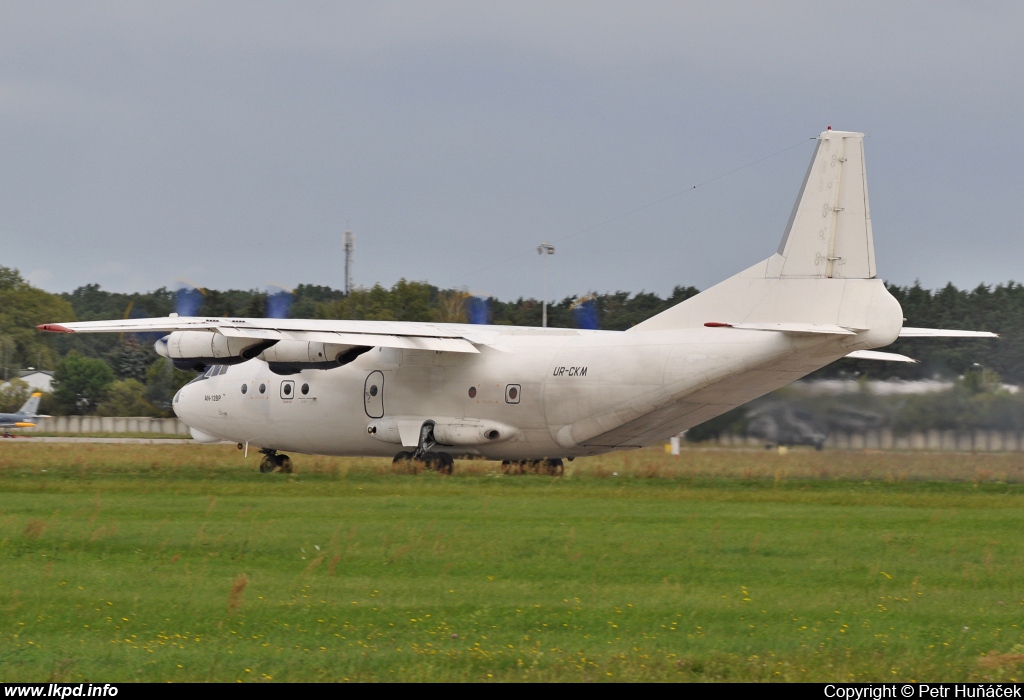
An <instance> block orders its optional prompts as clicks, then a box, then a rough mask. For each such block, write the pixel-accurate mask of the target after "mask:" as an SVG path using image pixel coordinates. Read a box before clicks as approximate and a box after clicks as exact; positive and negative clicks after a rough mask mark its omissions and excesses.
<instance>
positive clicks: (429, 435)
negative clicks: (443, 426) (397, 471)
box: [391, 420, 455, 474]
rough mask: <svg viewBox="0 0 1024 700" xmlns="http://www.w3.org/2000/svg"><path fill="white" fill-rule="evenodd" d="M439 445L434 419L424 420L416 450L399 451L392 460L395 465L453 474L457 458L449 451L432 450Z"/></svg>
mask: <svg viewBox="0 0 1024 700" xmlns="http://www.w3.org/2000/svg"><path fill="white" fill-rule="evenodd" d="M436 446H437V441H436V440H434V421H432V420H428V421H424V423H423V425H422V426H420V439H419V444H418V445H417V446H416V451H415V452H399V453H398V454H396V455H395V458H394V459H393V460H392V461H391V463H392V464H394V465H405V466H410V467H413V468H416V467H419V468H422V469H430V470H432V471H436V472H437V473H438V474H451V473H452V468H453V467H454V466H455V460H454V459H453V458H452V456H451V455H450V454H448V453H447V452H431V450H432V449H434V447H436Z"/></svg>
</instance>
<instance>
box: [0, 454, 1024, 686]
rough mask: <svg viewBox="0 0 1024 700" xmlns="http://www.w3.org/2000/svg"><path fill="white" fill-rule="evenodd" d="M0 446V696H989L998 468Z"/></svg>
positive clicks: (1005, 644) (1022, 494)
mask: <svg viewBox="0 0 1024 700" xmlns="http://www.w3.org/2000/svg"><path fill="white" fill-rule="evenodd" d="M296 466H297V468H298V473H297V474H294V475H282V474H271V475H261V474H259V473H257V472H256V470H255V467H256V459H255V458H254V457H253V456H252V455H250V457H249V459H248V460H247V461H246V460H243V458H242V455H241V453H239V452H238V451H237V450H235V449H234V447H227V446H198V445H172V446H163V445H161V446H148V445H60V444H28V443H18V442H17V441H13V440H12V441H10V442H5V443H3V444H0V680H2V681H51V680H52V681H101V682H104V681H130V680H142V681H164V680H169V681H186V680H188V681H195V680H199V681H202V680H216V681H235V680H242V681H251V682H258V681H261V680H271V679H272V680H274V681H317V680H323V681H340V680H351V681H356V680H392V679H394V680H438V681H450V680H472V681H486V680H496V681H510V680H541V681H543V680H568V681H583V680H590V681H599V680H617V681H620V680H637V681H642V680H689V681H702V680H708V681H710V680H738V681H747V680H754V681H761V680H764V681H770V680H788V681H792V680H811V681H825V680H835V681H846V680H862V681H868V680H876V681H877V680H894V681H895V680H899V681H904V680H931V681H937V680H943V681H954V680H1004V681H1005V680H1016V679H1019V678H1021V677H1024V676H1022V674H1024V634H1022V625H1024V537H1022V534H1021V531H1022V525H1024V515H1022V507H1024V457H1021V456H1019V455H970V454H945V455H944V454H929V455H922V454H899V453H887V454H881V453H852V452H850V453H841V452H831V453H830V452H824V453H814V452H810V451H806V452H805V451H791V452H790V453H789V454H786V455H780V454H777V453H773V452H772V453H769V452H759V451H739V450H736V451H729V450H720V451H715V450H706V451H705V450H697V449H691V450H686V451H684V454H683V456H682V457H681V458H680V459H674V458H672V457H670V456H667V455H665V454H663V453H662V452H660V451H655V450H650V451H643V452H640V453H629V454H619V455H611V456H606V457H601V458H594V459H589V460H577V461H576V462H574V463H572V464H569V465H567V467H568V469H567V470H566V475H565V476H564V477H561V478H552V477H546V476H535V475H526V476H501V475H499V474H498V473H497V469H496V465H495V464H493V463H487V462H458V463H457V464H456V473H455V475H454V476H451V477H442V476H438V475H436V474H429V473H427V474H403V473H395V472H394V471H393V469H392V467H391V465H390V462H388V461H383V460H368V459H341V458H324V457H303V456H297V457H296Z"/></svg>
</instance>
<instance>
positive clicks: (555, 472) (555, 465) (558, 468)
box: [544, 459, 565, 476]
mask: <svg viewBox="0 0 1024 700" xmlns="http://www.w3.org/2000/svg"><path fill="white" fill-rule="evenodd" d="M544 469H545V471H546V472H547V473H548V474H550V475H551V476H562V474H564V473H565V465H564V464H562V460H560V459H547V460H544Z"/></svg>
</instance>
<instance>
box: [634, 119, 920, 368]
mask: <svg viewBox="0 0 1024 700" xmlns="http://www.w3.org/2000/svg"><path fill="white" fill-rule="evenodd" d="M876 297H877V299H876ZM890 298H891V295H889V293H888V292H886V291H885V286H884V285H883V284H882V281H881V280H878V279H876V278H875V246H874V242H873V241H872V237H871V211H870V209H869V208H868V188H867V178H866V174H865V170H864V134H859V133H855V132H852V131H832V130H831V129H829V130H828V131H823V132H822V133H821V136H819V137H818V143H817V147H816V148H815V149H814V156H813V157H812V158H811V165H810V167H809V168H808V169H807V176H806V177H805V178H804V184H803V186H802V187H801V188H800V194H799V195H798V196H797V199H796V204H795V205H794V207H793V213H792V215H790V217H789V223H788V224H787V225H786V231H785V233H784V234H783V236H782V242H781V243H780V244H779V249H778V252H776V253H775V254H774V255H772V256H771V257H770V258H768V259H766V260H762V261H761V262H759V263H757V264H756V265H752V266H751V267H749V268H747V269H746V270H744V271H743V272H740V273H739V274H736V275H733V276H732V277H730V278H729V279H727V280H725V281H723V282H719V283H718V284H716V285H715V286H714V287H711V288H710V289H707V290H705V291H703V292H701V293H700V294H698V295H697V296H695V297H690V298H689V299H687V300H686V301H684V302H682V303H680V304H677V305H676V306H673V307H672V308H670V309H666V310H665V311H663V312H661V313H660V314H658V315H656V316H654V317H652V318H649V319H647V320H646V321H644V322H643V323H640V324H637V325H636V326H634V327H633V330H636V331H646V330H667V329H673V328H698V327H701V326H703V325H704V324H705V323H709V322H711V323H814V324H827V325H838V326H843V327H844V328H858V329H866V328H869V327H872V326H873V325H874V324H876V323H883V322H882V321H881V320H880V319H882V318H884V319H886V320H885V321H884V323H883V325H885V324H888V323H889V322H890V321H892V322H893V323H895V324H896V325H895V326H894V328H895V329H896V330H895V331H892V329H891V328H889V326H888V325H886V329H887V330H886V332H887V333H889V332H890V331H892V333H895V332H898V330H899V322H900V320H901V319H902V316H901V315H899V314H900V312H899V310H898V309H899V305H898V304H896V305H895V307H894V308H895V310H893V309H889V308H888V306H892V304H895V300H893V301H892V304H890V303H889V302H888V299H890ZM872 299H876V300H875V301H872ZM876 307H877V308H876ZM882 307H886V309H882ZM890 317H891V318H890ZM890 334H891V333H890ZM886 337H887V336H886ZM893 337H895V336H893ZM889 342H892V340H889V341H887V342H886V343H884V344H888V343H889ZM855 349H862V348H855Z"/></svg>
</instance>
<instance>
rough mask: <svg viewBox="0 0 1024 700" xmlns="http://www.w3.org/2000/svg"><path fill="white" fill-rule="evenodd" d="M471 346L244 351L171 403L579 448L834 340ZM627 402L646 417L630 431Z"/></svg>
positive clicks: (753, 388)
mask: <svg viewBox="0 0 1024 700" xmlns="http://www.w3.org/2000/svg"><path fill="white" fill-rule="evenodd" d="M481 350H482V351H481V352H480V353H479V354H475V353H474V354H470V353H446V352H435V351H423V350H401V349H394V348H375V349H374V350H373V351H371V352H369V353H366V354H365V355H363V356H361V357H359V358H358V359H356V360H355V361H353V362H351V363H350V364H348V365H346V366H344V367H340V368H337V369H333V370H327V371H324V370H304V371H302V372H299V373H296V374H292V375H285V376H281V375H278V374H274V373H273V372H271V371H270V368H269V366H268V365H267V363H265V362H263V361H261V360H250V361H248V362H245V363H242V364H238V365H234V366H230V367H228V366H220V367H216V368H213V369H211V371H210V372H208V374H209V375H211V376H208V377H205V378H200V379H198V380H196V381H194V382H192V383H191V384H188V385H187V386H185V387H183V388H182V389H181V391H180V392H179V393H178V395H177V396H176V397H175V400H174V410H175V412H176V413H177V414H178V416H179V417H180V418H181V419H182V420H183V421H185V422H186V423H187V424H188V425H190V426H192V427H193V428H196V429H198V430H199V431H201V432H202V433H206V434H207V435H209V436H212V437H216V438H220V439H224V440H229V441H232V442H238V443H246V442H248V443H249V444H250V445H252V446H258V447H262V448H270V449H274V450H288V451H294V452H303V453H314V454H333V455H379V456H393V455H394V454H395V453H396V452H398V451H400V450H402V449H403V448H410V447H415V445H416V442H415V437H416V433H417V432H418V430H419V426H420V425H422V424H423V422H424V421H427V420H432V421H434V422H435V423H437V424H438V425H439V426H446V425H456V426H458V428H459V429H461V430H462V433H460V434H466V433H467V431H468V432H469V433H473V430H472V428H473V427H474V426H481V429H482V431H483V432H482V433H481V435H483V437H481V438H478V439H475V440H474V438H473V437H469V438H465V439H463V440H462V441H461V442H456V441H452V442H450V443H448V445H447V446H445V445H446V443H445V442H444V440H443V438H441V439H439V440H438V442H439V443H440V444H441V445H442V447H439V448H438V449H444V450H446V451H449V452H451V453H452V454H456V455H479V456H482V457H486V458H489V459H516V460H523V459H541V458H545V457H567V456H579V455H587V454H597V453H601V452H607V451H610V450H613V449H623V448H629V447H640V446H643V445H646V444H651V443H653V442H656V441H658V440H663V439H665V438H666V437H668V436H670V435H673V434H676V433H678V432H679V431H681V430H685V429H686V428H689V427H692V426H693V425H696V424H697V423H701V422H703V421H705V420H707V419H709V418H711V417H713V416H715V415H719V414H721V413H723V412H725V411H727V410H729V409H730V408H732V407H734V406H736V405H738V404H740V403H743V402H746V401H749V400H751V399H753V398H756V397H757V396H760V395H762V394H764V393H766V392H768V391H771V390H773V389H775V388H777V387H779V386H783V385H785V384H787V383H789V382H791V381H793V380H794V379H796V378H798V377H800V376H803V375H804V374H806V373H808V372H810V371H813V370H814V369H816V368H817V367H820V366H823V365H825V364H828V363H829V362H832V361H833V360H835V359H838V358H839V357H842V356H843V355H845V354H846V353H847V352H848V350H846V349H844V348H842V347H840V345H839V343H838V342H836V340H835V339H830V338H829V339H826V338H822V337H820V336H819V337H793V336H790V335H785V334H780V333H765V332H758V331H743V330H735V329H725V328H722V329H719V328H700V329H686V330H676V331H651V332H645V333H622V332H577V331H572V330H567V331H565V332H564V335H560V334H559V332H558V331H550V330H548V331H543V332H530V331H528V330H518V329H517V330H513V331H511V332H509V333H508V334H507V335H503V336H502V341H501V343H500V344H496V346H495V347H484V348H482V349H481ZM652 412H653V413H654V414H655V415H656V416H657V415H659V412H660V416H661V420H660V421H659V420H657V419H656V420H655V421H654V422H653V423H652V421H651V420H650V417H649V414H651V413H652ZM632 413H635V414H636V415H637V416H638V417H640V416H648V418H647V419H646V420H644V421H642V422H641V424H640V425H638V426H637V427H636V428H635V429H632V430H631V429H630V428H629V427H628V426H629V420H630V416H631V415H632ZM624 424H625V426H624ZM489 427H492V428H493V430H492V431H491V432H492V433H493V435H491V438H493V439H489V437H488V435H490V433H488V428H489ZM438 434H439V435H441V434H442V432H441V431H440V430H439V431H438ZM474 434H475V433H474Z"/></svg>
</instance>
